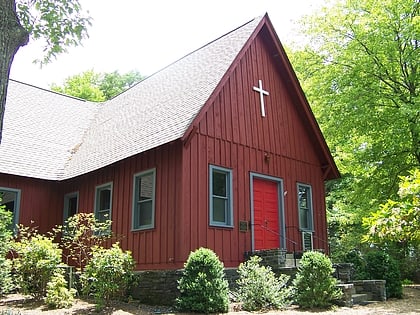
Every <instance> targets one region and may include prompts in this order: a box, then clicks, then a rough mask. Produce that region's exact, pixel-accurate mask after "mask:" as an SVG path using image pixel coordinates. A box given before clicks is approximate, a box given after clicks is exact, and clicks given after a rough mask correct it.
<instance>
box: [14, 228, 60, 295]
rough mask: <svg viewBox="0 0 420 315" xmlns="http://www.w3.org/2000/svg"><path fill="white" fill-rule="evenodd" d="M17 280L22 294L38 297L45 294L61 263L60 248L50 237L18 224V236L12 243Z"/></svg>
mask: <svg viewBox="0 0 420 315" xmlns="http://www.w3.org/2000/svg"><path fill="white" fill-rule="evenodd" d="M13 249H14V250H15V251H16V253H17V254H18V257H17V258H15V259H14V263H15V267H16V273H17V282H18V285H19V287H20V290H21V292H22V293H24V294H30V295H32V296H33V297H34V298H36V299H39V298H42V297H44V296H45V293H46V290H47V284H48V282H49V281H50V280H51V279H52V277H53V276H54V274H55V272H56V270H57V268H58V266H59V265H60V263H61V249H60V248H59V247H58V244H56V243H54V242H53V239H52V237H47V236H45V235H41V234H38V233H37V232H36V231H33V230H31V229H30V228H27V227H23V226H20V227H19V238H18V240H17V241H16V242H15V243H14V244H13Z"/></svg>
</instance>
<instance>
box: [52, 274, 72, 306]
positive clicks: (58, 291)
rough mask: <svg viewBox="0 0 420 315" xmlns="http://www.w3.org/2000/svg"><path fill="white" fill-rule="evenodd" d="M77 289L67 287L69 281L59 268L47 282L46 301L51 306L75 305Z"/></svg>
mask: <svg viewBox="0 0 420 315" xmlns="http://www.w3.org/2000/svg"><path fill="white" fill-rule="evenodd" d="M75 294H76V290H75V289H68V288H67V281H66V279H65V278H64V275H63V271H62V270H60V269H57V271H56V272H55V274H54V275H53V277H52V278H51V280H50V281H49V282H48V283H47V295H46V297H45V303H46V304H47V305H48V306H49V307H51V308H69V307H71V306H72V305H73V301H74V296H75Z"/></svg>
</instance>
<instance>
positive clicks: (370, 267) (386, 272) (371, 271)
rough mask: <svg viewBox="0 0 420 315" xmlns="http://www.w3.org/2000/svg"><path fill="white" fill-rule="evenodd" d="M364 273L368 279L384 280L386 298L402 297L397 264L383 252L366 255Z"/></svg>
mask: <svg viewBox="0 0 420 315" xmlns="http://www.w3.org/2000/svg"><path fill="white" fill-rule="evenodd" d="M366 273H367V274H368V275H369V277H370V279H381V280H386V284H385V288H386V297H387V298H389V297H396V298H401V297H402V283H401V276H400V270H399V267H398V264H397V262H396V261H395V260H394V259H392V258H391V257H390V256H389V255H388V254H387V253H385V252H384V251H380V250H377V251H371V252H369V253H367V254H366Z"/></svg>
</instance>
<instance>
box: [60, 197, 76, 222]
mask: <svg viewBox="0 0 420 315" xmlns="http://www.w3.org/2000/svg"><path fill="white" fill-rule="evenodd" d="M78 208H79V193H78V192H73V193H70V194H66V195H65V196H64V212H63V222H66V221H67V219H68V218H70V217H72V216H74V215H75V214H76V213H77V211H78Z"/></svg>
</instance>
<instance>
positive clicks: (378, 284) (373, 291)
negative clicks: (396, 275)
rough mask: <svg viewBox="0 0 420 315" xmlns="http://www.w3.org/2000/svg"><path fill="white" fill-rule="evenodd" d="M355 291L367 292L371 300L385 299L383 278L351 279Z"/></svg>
mask: <svg viewBox="0 0 420 315" xmlns="http://www.w3.org/2000/svg"><path fill="white" fill-rule="evenodd" d="M352 283H353V285H354V288H355V290H356V293H369V294H370V297H371V299H372V300H373V301H386V289H385V284H386V281H385V280H353V281H352Z"/></svg>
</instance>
